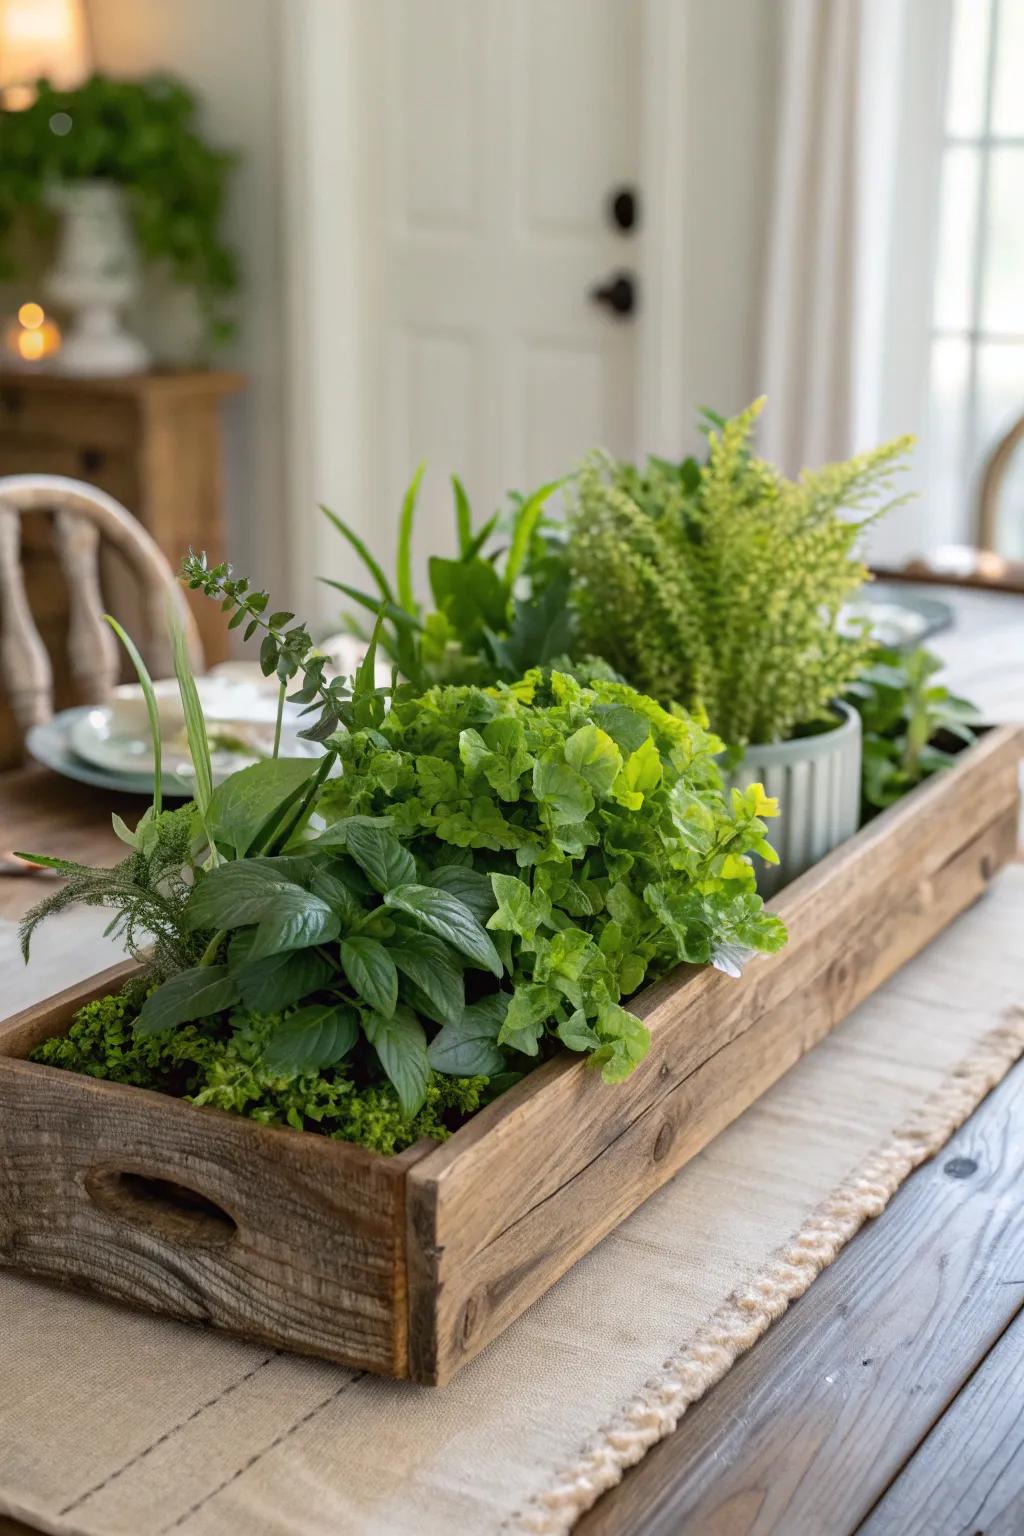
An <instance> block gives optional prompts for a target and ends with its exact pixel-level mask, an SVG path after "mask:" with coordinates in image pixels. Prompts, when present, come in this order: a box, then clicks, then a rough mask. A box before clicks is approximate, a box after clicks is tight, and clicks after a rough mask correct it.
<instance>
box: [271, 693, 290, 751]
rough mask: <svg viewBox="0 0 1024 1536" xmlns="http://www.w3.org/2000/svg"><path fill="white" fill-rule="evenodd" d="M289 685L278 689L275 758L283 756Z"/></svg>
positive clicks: (275, 721) (275, 720)
mask: <svg viewBox="0 0 1024 1536" xmlns="http://www.w3.org/2000/svg"><path fill="white" fill-rule="evenodd" d="M287 692H288V684H287V683H280V684H279V685H278V689H277V715H276V717H275V719H274V752H273V755H274V757H279V756H280V755H281V726H282V724H283V723H284V701H285V695H286V694H287Z"/></svg>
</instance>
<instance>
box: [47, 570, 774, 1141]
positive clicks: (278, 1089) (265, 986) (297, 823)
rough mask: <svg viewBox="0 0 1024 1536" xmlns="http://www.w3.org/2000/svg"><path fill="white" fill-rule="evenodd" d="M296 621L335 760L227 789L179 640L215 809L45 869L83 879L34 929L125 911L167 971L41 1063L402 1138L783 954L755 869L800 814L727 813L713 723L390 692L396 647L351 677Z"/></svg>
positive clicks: (138, 939) (763, 803)
mask: <svg viewBox="0 0 1024 1536" xmlns="http://www.w3.org/2000/svg"><path fill="white" fill-rule="evenodd" d="M247 601H250V599H247ZM289 617H290V616H289ZM266 622H267V625H268V626H269V625H270V622H271V621H270V620H267V621H266ZM285 624H286V621H285V620H284V619H281V618H280V617H279V618H278V624H277V627H276V629H270V630H269V633H271V634H272V635H273V636H275V639H274V642H273V644H272V646H269V647H266V655H265V658H264V664H265V666H266V667H267V669H268V670H271V669H273V670H275V671H277V672H278V674H279V675H280V673H281V670H282V667H283V670H284V671H286V672H287V671H289V669H290V668H291V667H292V661H293V660H294V661H295V663H296V665H295V670H296V671H302V673H303V676H304V679H305V681H304V683H303V685H302V686H301V687H300V688H299V690H298V693H299V696H300V697H301V698H303V699H307V700H308V698H309V694H310V689H311V688H312V690H313V693H314V694H315V698H314V699H313V707H314V709H316V708H318V709H319V710H320V711H321V722H322V720H323V719H324V718H330V719H332V720H336V721H337V729H332V730H331V731H330V732H329V733H328V734H327V735H326V739H325V748H326V750H325V755H324V757H323V758H322V759H320V760H319V761H312V762H311V761H309V760H308V759H298V760H295V759H292V760H290V759H286V758H272V759H269V760H267V761H265V762H261V763H258V764H256V765H254V766H252V767H249V768H245V769H243V770H241V771H240V772H238V773H235V774H233V775H232V776H231V777H230V778H228V779H226V780H225V781H224V782H223V783H221V784H220V785H218V786H216V787H214V786H213V784H212V782H211V778H210V774H209V753H208V747H206V744H205V731H204V729H203V722H202V716H201V712H200V711H199V710H198V699H197V696H196V695H195V688H194V683H193V682H192V679H191V675H190V673H188V670H187V661H186V659H185V656H184V647H183V645H179V646H178V653H177V654H178V666H179V680H180V682H181V684H182V694H183V698H184V699H185V700H186V722H187V725H188V728H189V740H190V746H191V750H192V755H193V760H194V762H195V766H196V775H195V781H196V786H197V793H196V799H195V801H194V803H192V804H191V805H189V806H186V807H184V808H183V809H182V810H178V811H165V810H163V809H162V808H160V807H159V806H158V807H155V808H154V809H153V810H151V811H150V812H148V813H147V815H146V816H145V817H144V818H143V820H142V822H141V823H140V824H139V827H137V828H136V829H135V830H134V831H132V830H129V829H128V828H127V827H125V826H124V825H123V824H121V826H120V829H119V830H120V833H121V835H122V836H123V837H124V838H125V840H126V841H127V842H128V844H129V848H130V851H129V853H128V855H127V857H126V858H125V859H124V860H123V861H122V862H121V864H119V865H117V866H114V868H112V869H109V870H90V869H87V868H81V867H79V866H74V865H69V864H65V863H62V862H61V861H58V860H44V862H50V863H53V864H55V866H56V867H57V868H58V869H60V871H61V872H62V873H64V874H65V875H67V876H68V877H69V883H68V885H67V886H66V887H64V889H63V890H62V891H60V892H57V893H56V894H55V895H53V896H51V897H49V898H48V899H47V901H46V902H44V903H42V904H41V905H40V907H39V908H37V909H36V910H35V911H34V912H33V913H31V914H30V915H29V917H28V918H27V919H26V923H25V925H24V930H23V932H24V942H25V947H26V951H27V947H28V943H29V940H30V937H31V934H32V932H33V931H34V929H35V927H36V925H37V923H38V922H39V921H40V920H41V919H42V918H43V917H44V916H46V915H47V913H48V912H50V911H52V910H55V909H58V908H59V907H61V906H65V905H67V904H68V903H69V902H70V901H73V900H78V901H84V902H88V903H92V904H95V905H103V906H107V907H110V908H112V909H113V911H114V914H115V916H114V923H115V924H116V925H120V929H121V931H122V933H123V934H124V936H125V939H126V941H127V943H128V945H129V947H130V948H132V949H133V950H134V951H135V952H136V953H139V954H142V955H144V957H145V958H147V964H148V967H149V969H148V973H147V974H146V975H145V976H144V977H143V979H142V980H141V981H140V982H138V983H136V984H135V985H134V986H133V988H132V991H131V993H130V995H128V996H126V997H124V998H122V999H108V1000H107V1002H106V1004H104V1005H102V1006H100V1007H99V1008H95V1007H94V1008H93V1009H92V1011H91V1012H89V1013H88V1016H87V1017H86V1016H84V1015H83V1016H82V1017H80V1018H79V1019H78V1020H77V1021H76V1023H75V1025H74V1026H73V1027H72V1030H71V1031H70V1033H69V1035H68V1036H67V1037H66V1038H64V1039H63V1040H58V1041H51V1042H47V1043H46V1044H45V1045H44V1046H42V1047H41V1048H40V1051H39V1053H38V1059H41V1060H46V1061H49V1062H51V1063H52V1064H54V1065H57V1066H63V1067H69V1068H77V1069H78V1070H81V1071H86V1072H92V1073H94V1074H95V1075H98V1076H107V1077H115V1078H118V1079H119V1080H121V1081H127V1082H134V1083H142V1084H146V1085H149V1086H153V1087H158V1088H162V1089H164V1090H165V1091H168V1092H177V1093H179V1094H183V1095H185V1096H187V1097H189V1098H191V1099H192V1101H193V1102H195V1103H198V1104H216V1105H218V1106H219V1107H222V1108H227V1109H232V1110H235V1111H237V1112H240V1113H244V1114H249V1115H251V1116H253V1117H254V1118H257V1119H261V1120H264V1121H267V1122H269V1123H285V1124H290V1125H293V1126H295V1127H296V1128H299V1129H308V1130H314V1129H318V1130H320V1131H322V1132H325V1133H327V1134H329V1135H333V1136H337V1137H341V1138H345V1139H352V1140H358V1141H361V1142H363V1143H364V1144H365V1145H369V1146H373V1147H376V1148H377V1149H378V1150H381V1151H385V1152H388V1151H393V1150H395V1149H396V1148H398V1147H401V1146H405V1145H408V1144H409V1143H410V1142H411V1141H412V1140H415V1139H416V1137H417V1136H418V1135H422V1134H427V1135H443V1134H445V1133H446V1131H447V1129H448V1128H449V1127H450V1125H451V1124H452V1123H453V1122H457V1121H458V1120H459V1119H461V1118H463V1117H464V1116H465V1115H466V1114H468V1113H471V1112H472V1111H473V1110H474V1109H476V1108H477V1107H479V1105H480V1104H481V1103H484V1102H486V1100H487V1099H488V1098H489V1097H493V1096H494V1094H495V1093H497V1092H500V1091H501V1090H502V1088H504V1087H505V1086H506V1085H507V1084H508V1083H509V1082H510V1081H512V1080H514V1079H515V1078H516V1077H518V1076H520V1075H521V1074H522V1073H523V1072H524V1071H526V1070H529V1069H530V1067H532V1066H533V1065H534V1064H535V1063H536V1062H537V1060H538V1059H539V1058H541V1057H543V1056H545V1055H547V1054H549V1053H550V1052H551V1051H553V1050H557V1049H558V1048H560V1046H563V1045H564V1046H567V1047H568V1048H569V1049H571V1050H575V1051H579V1052H582V1053H585V1054H587V1055H588V1056H589V1058H590V1060H591V1062H592V1063H593V1065H594V1066H595V1067H597V1068H599V1069H600V1071H601V1074H602V1076H603V1077H604V1078H605V1080H606V1081H609V1082H615V1081H618V1080H620V1079H622V1078H624V1077H625V1076H626V1075H627V1074H628V1073H629V1072H630V1071H631V1070H632V1069H633V1067H634V1066H635V1065H636V1063H637V1062H638V1061H640V1060H641V1059H642V1058H643V1056H644V1054H645V1052H646V1050H647V1048H648V1044H649V1040H648V1035H647V1030H646V1028H645V1026H644V1024H643V1023H642V1021H641V1020H640V1019H639V1018H638V1017H637V1016H636V1015H635V1014H633V1013H631V1012H630V1011H629V1008H628V999H629V997H630V995H631V994H632V993H633V992H635V991H636V990H637V989H638V988H639V987H640V986H641V984H642V983H643V982H644V981H645V980H646V979H648V978H652V977H654V976H658V975H662V974H664V972H665V971H667V970H669V969H670V968H671V967H672V966H674V965H676V964H677V963H678V962H680V961H683V960H685V961H690V962H692V963H695V964H707V963H711V964H715V965H718V966H720V967H722V968H724V969H726V970H730V971H736V970H737V968H738V965H739V963H740V962H741V961H742V959H743V958H744V956H745V955H747V954H749V953H751V952H753V951H756V950H773V949H776V948H778V947H779V946H780V945H781V944H782V943H783V942H784V940H785V931H784V929H783V927H782V924H781V923H780V921H779V920H778V919H777V918H776V917H773V916H771V915H769V914H767V913H765V912H764V910H763V908H762V904H761V901H760V898H759V897H758V896H757V894H756V891H755V889H754V876H753V871H752V868H751V864H750V861H749V858H748V857H747V855H748V854H750V853H759V854H761V855H762V856H763V857H766V858H769V859H770V858H772V857H773V854H772V850H771V849H770V847H769V845H768V843H767V841H766V837H765V824H764V821H763V819H762V818H763V817H764V816H767V815H771V814H773V813H774V810H775V807H774V804H773V803H772V802H771V801H768V800H767V799H765V797H764V796H763V794H762V792H761V790H760V788H759V787H757V786H754V787H753V788H751V789H750V790H748V791H746V793H744V794H739V793H738V792H733V793H732V795H731V797H730V799H729V800H728V801H726V799H725V798H724V797H723V793H722V789H721V778H720V775H719V771H718V769H717V767H716V766H715V762H714V757H715V754H716V753H717V752H718V751H719V750H720V747H721V743H720V742H719V741H718V740H717V739H716V738H715V737H714V736H712V735H710V734H709V732H708V731H707V730H706V729H705V728H704V726H703V724H702V723H701V722H700V721H699V720H698V719H696V718H694V717H692V716H690V715H687V714H685V713H683V712H669V711H666V710H664V709H662V708H661V707H660V706H659V705H657V704H655V703H654V702H653V701H651V700H650V699H647V698H645V697H644V696H643V695H641V694H638V693H637V692H636V691H635V690H633V689H632V688H630V687H628V686H627V685H625V684H623V683H619V682H613V681H607V680H603V679H600V678H595V679H594V680H593V681H592V682H590V683H587V682H583V681H580V680H579V679H577V678H574V677H571V676H569V675H567V674H564V673H560V672H557V671H550V670H541V669H535V670H533V671H531V672H528V673H527V674H526V675H525V676H524V677H523V678H522V679H520V680H519V681H517V682H515V683H514V684H511V685H502V684H499V685H498V686H496V687H492V688H480V687H475V686H458V687H457V686H451V685H445V686H438V687H435V688H432V689H430V690H428V691H427V692H426V693H424V694H417V693H416V692H415V690H414V689H413V688H412V687H411V686H410V685H401V686H394V685H393V687H392V689H391V690H381V689H380V688H378V687H376V686H375V684H374V681H373V647H372V646H371V648H370V652H369V653H368V657H367V660H366V661H365V663H364V664H363V666H362V668H361V669H360V673H359V676H358V677H357V678H356V679H355V680H354V683H353V686H352V687H351V688H350V689H349V688H345V689H341V688H334V687H327V686H326V685H325V684H324V680H323V677H322V669H321V668H320V665H319V660H318V658H316V657H308V658H307V657H303V658H299V659H296V658H292V657H291V656H290V653H289V655H288V656H286V657H285V658H284V659H285V660H286V661H287V666H283V661H282V646H285V647H286V646H287V641H284V642H282V641H281V639H280V635H281V633H282V629H283V627H284V626H285ZM288 633H290V631H288ZM271 652H273V654H271ZM147 681H148V680H147ZM389 693H390V695H391V697H390V699H389V698H388V697H387V696H386V695H387V694H389ZM311 729H312V730H313V731H314V732H315V733H316V734H317V735H318V736H320V735H323V732H322V730H321V729H320V726H319V724H314V726H313V727H312V728H311ZM336 760H337V761H339V762H340V766H341V769H342V771H341V773H340V775H339V776H337V777H331V776H330V770H331V768H332V766H333V764H334V762H335V761H336ZM29 857H32V856H31V855H30V856H29ZM147 933H153V934H155V937H156V939H157V944H156V948H155V950H153V951H152V954H150V953H149V952H148V951H144V950H143V948H142V945H143V943H144V940H145V935H146V934H147Z"/></svg>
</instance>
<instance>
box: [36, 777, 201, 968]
mask: <svg viewBox="0 0 1024 1536" xmlns="http://www.w3.org/2000/svg"><path fill="white" fill-rule="evenodd" d="M122 835H125V836H127V837H128V838H129V839H130V841H131V846H132V852H131V853H130V854H129V856H128V857H127V858H125V859H122V860H121V862H120V863H119V864H115V865H114V866H113V867H112V868H107V869H90V868H88V867H87V866H85V865H82V864H74V863H71V862H70V861H68V860H65V859H53V858H49V857H47V856H44V855H41V854H33V853H26V854H23V855H22V857H24V858H26V859H28V860H29V862H30V863H34V864H42V865H45V866H47V867H48V868H51V869H56V870H57V871H58V872H59V873H60V874H62V875H64V876H65V877H66V880H65V883H64V884H63V885H62V886H61V887H60V888H59V889H58V890H56V891H52V892H51V893H50V894H49V895H48V896H46V897H45V898H44V899H43V900H42V901H40V902H38V903H37V904H36V905H35V906H34V907H33V908H32V909H31V911H29V912H28V913H26V915H25V917H24V918H23V919H22V923H21V929H20V936H21V948H22V953H23V954H24V956H25V959H26V960H27V959H28V956H29V947H30V945H31V942H32V935H33V934H34V933H35V930H36V929H37V928H38V926H39V924H40V923H41V922H42V921H43V920H44V918H47V917H50V916H51V915H53V914H54V913H56V912H62V911H63V910H64V909H65V908H66V907H71V906H75V905H83V906H87V907H110V908H112V909H113V911H114V913H115V917H114V921H113V922H112V923H111V926H110V928H108V930H107V931H108V933H113V934H114V935H115V936H116V937H118V938H120V939H121V940H122V942H123V943H124V946H125V948H126V949H127V950H128V952H129V953H130V954H132V955H135V956H136V957H137V958H138V957H140V956H141V955H142V953H143V951H145V950H147V949H148V946H149V945H150V943H152V944H153V945H154V946H155V948H154V954H153V967H154V970H155V972H156V973H157V974H158V975H169V974H171V973H173V972H175V971H179V970H183V969H187V968H188V967H189V966H191V965H193V964H195V963H196V961H198V959H199V957H200V955H201V953H202V944H201V942H199V941H197V938H196V935H195V934H194V933H193V932H192V931H191V930H190V929H189V927H188V924H187V922H186V918H185V913H186V908H187V904H188V900H189V896H190V894H191V889H192V885H191V882H192V880H193V879H194V878H195V876H196V872H197V865H196V858H197V855H198V852H199V851H201V849H202V846H203V839H202V837H201V835H200V829H199V823H198V817H197V814H196V809H195V806H194V805H191V804H189V805H186V806H182V807H181V808H180V809H179V810H175V811H162V812H160V814H159V815H155V816H154V815H153V813H152V810H149V811H147V812H146V814H145V816H144V817H143V818H142V820H141V821H140V822H139V825H138V826H137V827H136V829H135V832H134V833H128V832H127V829H125V828H124V827H123V824H122Z"/></svg>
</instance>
